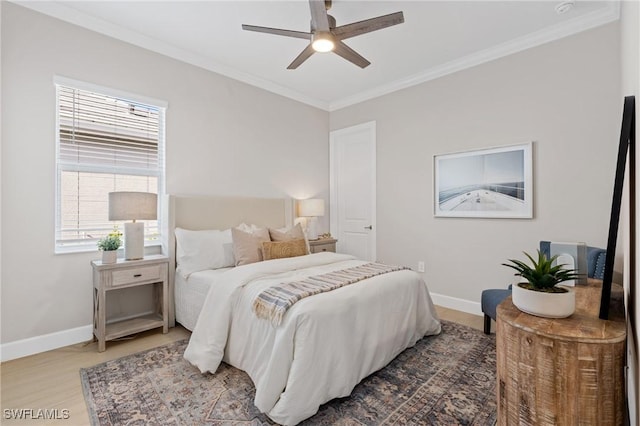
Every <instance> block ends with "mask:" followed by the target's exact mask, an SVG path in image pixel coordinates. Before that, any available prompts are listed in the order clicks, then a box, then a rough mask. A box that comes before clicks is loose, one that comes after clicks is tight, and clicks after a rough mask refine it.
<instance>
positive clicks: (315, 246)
mask: <svg viewBox="0 0 640 426" xmlns="http://www.w3.org/2000/svg"><path fill="white" fill-rule="evenodd" d="M337 241H338V240H336V239H334V238H321V239H319V240H309V249H310V250H311V253H322V252H323V251H331V252H334V253H335V252H336V242H337Z"/></svg>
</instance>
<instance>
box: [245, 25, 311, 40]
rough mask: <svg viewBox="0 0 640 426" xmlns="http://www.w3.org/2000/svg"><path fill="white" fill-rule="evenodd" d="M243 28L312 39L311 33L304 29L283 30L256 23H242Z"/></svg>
mask: <svg viewBox="0 0 640 426" xmlns="http://www.w3.org/2000/svg"><path fill="white" fill-rule="evenodd" d="M242 29H243V30H246V31H255V32H257V33H267V34H274V35H279V36H285V37H295V38H304V39H306V40H311V33H305V32H303V31H292V30H282V29H280V28H269V27H258V26H256V25H247V24H242Z"/></svg>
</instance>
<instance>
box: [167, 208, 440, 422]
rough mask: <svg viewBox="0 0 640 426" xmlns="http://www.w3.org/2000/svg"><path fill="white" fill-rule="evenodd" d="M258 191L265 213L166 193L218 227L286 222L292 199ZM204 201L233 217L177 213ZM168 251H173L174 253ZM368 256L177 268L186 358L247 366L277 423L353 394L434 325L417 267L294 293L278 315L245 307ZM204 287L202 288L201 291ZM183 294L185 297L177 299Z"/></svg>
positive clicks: (261, 402)
mask: <svg viewBox="0 0 640 426" xmlns="http://www.w3.org/2000/svg"><path fill="white" fill-rule="evenodd" d="M183 201H184V203H183ZM245 201H246V200H245ZM263 201H264V202H266V203H267V204H269V205H271V206H272V207H273V206H275V207H273V208H272V209H271V217H270V218H266V216H265V215H264V214H261V212H259V211H257V209H256V207H255V206H256V204H254V202H253V201H248V202H247V203H244V202H241V203H240V204H241V206H240V207H238V205H235V200H211V201H204V200H199V201H198V202H196V203H195V204H194V203H193V202H192V201H191V200H188V201H185V200H184V199H173V200H172V201H171V203H172V205H173V207H172V209H171V210H172V211H173V213H174V218H175V219H176V220H175V221H172V225H173V226H176V224H179V225H180V226H181V227H184V228H187V229H189V227H190V229H212V228H214V229H215V228H217V229H223V228H225V227H228V226H234V225H235V224H237V223H239V222H247V221H249V222H252V223H258V224H259V225H261V226H269V225H271V226H276V227H282V226H283V225H285V226H286V225H288V224H290V223H291V218H292V217H293V216H292V214H291V213H292V208H291V207H292V206H291V203H290V202H289V201H287V200H284V201H277V202H274V204H270V203H271V202H272V201H273V200H270V201H268V202H267V201H265V200H262V201H261V202H263ZM209 202H213V203H214V204H216V203H219V202H223V203H230V204H234V205H235V206H234V207H226V208H228V209H229V211H230V212H231V211H233V210H235V213H233V214H235V215H236V216H235V217H236V218H235V219H233V218H231V217H230V218H229V221H230V222H225V221H224V220H223V221H220V219H221V217H222V216H216V219H214V220H213V222H216V223H212V220H211V216H210V214H208V213H205V214H204V215H205V216H208V217H209V219H207V220H205V221H204V222H207V221H208V222H209V223H208V224H206V223H203V221H200V220H199V219H198V220H196V221H195V222H194V223H189V221H185V220H184V217H181V216H184V215H181V214H179V213H178V214H176V212H180V211H182V209H183V208H185V207H187V206H190V208H191V207H196V208H197V209H198V210H199V212H203V211H210V210H208V208H204V207H203V203H204V204H207V203H209ZM242 205H243V206H244V208H246V207H247V206H249V205H250V206H252V207H251V208H250V210H251V211H253V213H252V214H258V215H260V216H261V217H253V218H252V217H249V216H247V215H246V213H241V211H242V209H243V206H242ZM268 210H269V209H266V210H265V212H266V211H268ZM189 214H193V213H189ZM195 216H201V215H200V214H196V215H195ZM172 256H173V257H174V258H175V254H172ZM367 263H368V262H365V261H362V260H358V259H355V258H354V257H352V256H349V255H345V254H336V253H326V252H325V253H317V254H309V255H303V256H298V257H292V258H282V259H274V260H267V261H263V262H256V263H251V264H247V265H242V266H238V267H234V268H228V269H225V270H223V271H203V272H204V273H201V272H198V273H194V274H191V275H190V276H189V277H188V279H186V280H184V282H181V279H182V278H181V274H180V269H179V268H178V271H177V273H175V276H174V284H175V283H177V286H176V287H175V288H176V293H175V294H176V302H175V305H176V312H177V314H178V317H177V319H178V322H181V323H182V322H187V323H188V324H186V325H185V326H187V328H189V327H191V328H192V329H193V333H192V336H191V339H190V342H189V345H188V347H187V349H186V351H185V358H186V359H187V360H188V361H189V362H191V363H192V364H193V365H194V366H196V367H197V368H198V369H199V370H200V371H201V372H203V373H212V374H215V371H216V370H217V368H218V366H219V364H220V363H221V362H223V361H224V362H226V363H228V364H230V365H232V366H234V367H236V368H239V369H241V370H244V371H245V372H247V373H248V375H249V376H250V377H251V379H252V380H253V382H254V384H255V387H256V396H255V399H254V403H255V405H256V407H257V408H258V409H259V410H260V411H262V412H264V413H266V414H267V415H268V416H269V417H270V418H271V419H273V420H274V421H275V422H277V423H280V424H284V425H291V424H297V423H299V422H300V421H302V420H304V419H306V418H308V417H310V416H312V415H313V414H315V413H316V412H317V410H318V408H319V406H320V405H321V404H323V403H325V402H327V401H329V400H331V399H333V398H337V397H345V396H348V395H350V393H351V391H352V390H353V388H354V387H355V386H356V385H357V384H358V383H359V382H360V381H361V380H362V379H363V378H364V377H366V376H368V375H369V374H371V373H373V372H375V371H377V370H379V369H380V368H382V367H384V366H385V365H387V364H388V363H389V362H390V361H391V360H392V359H393V358H395V357H396V356H397V355H398V354H399V353H400V352H402V351H403V350H404V349H406V348H407V347H410V346H413V345H414V344H415V343H416V342H417V341H418V340H419V339H421V338H422V337H424V336H425V335H430V334H437V333H439V332H440V322H439V320H438V317H437V315H436V313H435V310H434V308H433V303H432V301H431V298H430V296H429V292H428V289H427V286H426V285H425V283H424V282H423V281H422V279H421V278H420V276H419V275H418V274H416V273H415V272H413V271H411V270H407V269H402V270H397V271H393V272H388V273H384V274H380V275H377V276H374V277H371V278H367V279H364V280H361V281H358V282H355V283H352V284H350V285H345V286H344V287H341V288H338V289H335V290H332V291H329V292H326V293H321V294H317V295H315V296H311V297H306V298H304V299H301V300H300V301H298V302H297V303H295V304H294V305H293V306H291V307H290V308H289V310H288V311H287V312H286V314H285V315H284V317H283V318H282V322H281V323H280V324H279V325H274V322H273V321H269V320H266V319H261V318H258V317H257V316H256V314H255V312H253V310H252V304H253V303H254V301H255V300H256V298H257V297H258V295H260V294H261V293H262V292H263V291H265V290H266V289H270V288H272V287H273V286H277V285H280V284H282V283H288V282H291V281H298V280H302V279H305V278H307V277H318V276H321V275H323V274H328V273H329V274H330V273H332V272H335V271H344V270H349V268H355V267H359V266H361V265H364V264H367ZM194 278H196V280H195V281H198V282H199V285H198V286H193V287H194V288H195V287H198V290H197V291H198V292H199V296H196V297H194V298H193V299H199V300H201V301H202V303H201V306H200V312H199V314H198V315H197V321H196V322H195V324H194V323H193V319H189V318H187V317H186V316H185V315H184V312H181V311H182V310H183V308H184V309H188V308H186V306H187V305H186V304H185V303H186V302H185V300H186V298H185V295H187V294H188V293H189V291H188V288H189V285H190V284H191V283H193V282H195V281H192V280H193V279H194ZM207 281H209V284H208V290H206V288H207ZM178 289H179V290H178ZM204 291H206V293H207V294H206V297H204V299H203V298H202V294H203V293H204ZM186 297H188V296H186ZM181 304H184V306H183V307H181V308H178V307H179V306H181ZM198 304H200V302H198ZM193 309H198V307H197V306H196V307H193ZM192 316H193V315H192Z"/></svg>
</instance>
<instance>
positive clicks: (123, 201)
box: [109, 192, 158, 260]
mask: <svg viewBox="0 0 640 426" xmlns="http://www.w3.org/2000/svg"><path fill="white" fill-rule="evenodd" d="M157 218H158V196H157V194H152V193H150V192H110V193H109V220H131V221H132V222H127V223H125V224H124V258H125V259H126V260H136V259H142V258H143V257H144V223H143V222H136V220H156V219H157Z"/></svg>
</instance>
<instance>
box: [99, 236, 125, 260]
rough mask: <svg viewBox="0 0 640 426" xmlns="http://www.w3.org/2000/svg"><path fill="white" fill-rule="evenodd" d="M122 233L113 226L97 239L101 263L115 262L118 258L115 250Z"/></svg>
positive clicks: (119, 244)
mask: <svg viewBox="0 0 640 426" xmlns="http://www.w3.org/2000/svg"><path fill="white" fill-rule="evenodd" d="M121 237H122V233H121V232H120V231H118V229H117V228H114V230H113V231H111V232H110V233H109V235H107V236H106V237H103V238H100V239H99V240H98V249H99V250H100V251H101V252H102V263H115V262H116V260H117V258H118V253H117V250H118V249H119V248H120V246H121V245H122V239H121Z"/></svg>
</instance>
